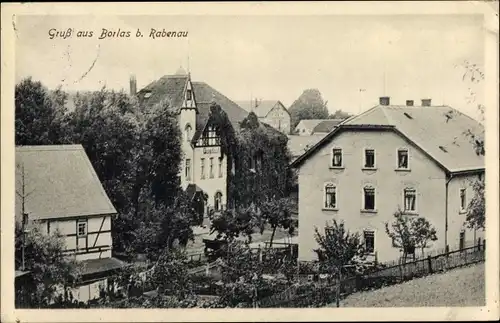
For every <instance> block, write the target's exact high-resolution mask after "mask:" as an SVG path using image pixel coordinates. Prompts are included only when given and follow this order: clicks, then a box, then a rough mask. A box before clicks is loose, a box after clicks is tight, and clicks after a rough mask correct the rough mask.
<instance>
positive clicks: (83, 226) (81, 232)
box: [78, 222, 87, 237]
mask: <svg viewBox="0 0 500 323" xmlns="http://www.w3.org/2000/svg"><path fill="white" fill-rule="evenodd" d="M86 235H87V222H78V236H79V237H84V236H86Z"/></svg>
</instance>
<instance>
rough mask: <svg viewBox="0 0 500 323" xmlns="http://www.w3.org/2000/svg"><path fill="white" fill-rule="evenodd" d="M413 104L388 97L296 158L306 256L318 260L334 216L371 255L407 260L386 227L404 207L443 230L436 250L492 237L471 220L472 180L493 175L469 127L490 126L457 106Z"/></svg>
mask: <svg viewBox="0 0 500 323" xmlns="http://www.w3.org/2000/svg"><path fill="white" fill-rule="evenodd" d="M409 103H410V104H407V105H390V100H389V98H388V97H382V98H380V104H379V105H377V106H375V107H373V108H372V109H370V110H368V111H366V112H364V113H362V114H360V115H358V116H355V117H352V118H350V119H348V120H347V121H346V122H343V123H341V124H339V125H338V126H337V127H336V128H335V129H334V130H333V131H332V132H330V133H329V134H328V135H327V136H325V137H324V138H323V139H321V140H320V141H319V142H318V143H317V144H315V145H314V146H313V147H312V148H310V149H309V150H307V152H305V153H304V154H303V155H302V156H300V157H299V158H297V159H296V160H295V161H294V162H293V163H292V165H291V167H293V168H296V169H297V170H298V183H299V184H298V185H299V260H313V259H316V258H317V255H315V253H314V251H313V250H314V249H315V248H317V243H316V241H315V239H314V228H315V227H318V228H319V229H320V230H321V228H323V227H324V225H325V222H326V221H327V220H328V219H336V220H337V221H339V220H342V221H344V222H345V225H346V227H347V228H348V229H349V230H351V231H352V232H359V233H360V234H361V237H362V238H363V241H364V243H365V248H366V250H367V255H368V258H369V259H370V258H371V259H373V258H374V257H375V256H377V257H378V260H379V261H388V260H395V259H397V258H399V256H400V255H401V250H400V248H399V247H398V246H396V245H394V244H393V242H392V241H391V239H390V238H389V237H388V236H387V234H386V232H385V222H392V221H393V214H394V212H395V211H397V210H398V208H400V209H401V210H402V211H403V212H404V214H406V215H407V216H412V217H418V216H422V217H425V218H426V219H427V220H429V221H430V222H431V224H432V225H433V226H434V227H435V228H436V230H437V236H438V240H437V241H436V242H433V243H432V244H431V248H432V249H441V250H443V249H445V247H449V248H450V249H457V248H463V247H464V246H467V244H468V243H471V242H473V241H476V239H477V238H479V237H481V236H482V235H483V234H484V233H483V231H481V230H479V231H476V230H471V229H469V228H467V227H466V225H465V224H464V222H465V219H466V214H467V208H468V206H469V202H470V201H471V199H472V198H473V195H474V191H473V187H472V185H473V183H474V181H475V180H477V179H479V178H481V177H483V176H484V172H485V163H484V157H483V156H478V155H476V153H475V150H474V147H473V145H472V143H471V141H470V138H469V137H468V136H467V134H466V131H467V130H470V131H472V132H473V133H474V134H476V135H479V136H480V135H481V134H482V133H483V131H484V128H483V127H482V125H481V124H479V123H478V122H477V121H475V120H474V119H472V118H470V117H468V116H466V115H464V114H462V113H460V112H458V111H457V110H455V109H453V108H451V107H448V106H432V105H431V102H430V100H422V105H421V106H413V103H412V102H411V101H409ZM408 252H412V253H417V254H418V253H420V250H412V251H411V250H408Z"/></svg>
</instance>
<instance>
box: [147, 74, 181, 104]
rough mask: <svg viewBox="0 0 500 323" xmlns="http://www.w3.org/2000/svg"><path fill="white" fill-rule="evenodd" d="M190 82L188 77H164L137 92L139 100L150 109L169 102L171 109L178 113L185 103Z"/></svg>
mask: <svg viewBox="0 0 500 323" xmlns="http://www.w3.org/2000/svg"><path fill="white" fill-rule="evenodd" d="M188 80H189V76H188V75H178V74H176V75H165V76H162V77H161V78H159V79H158V80H156V81H153V82H151V83H149V84H148V85H147V86H146V87H144V88H143V89H142V90H140V91H139V92H137V98H138V99H139V102H141V104H142V105H144V106H146V107H148V108H151V107H153V106H154V105H156V104H158V103H161V102H163V101H164V100H167V101H168V102H169V104H170V108H172V109H175V111H178V110H179V109H180V108H181V106H182V102H183V101H184V90H185V89H186V86H187V82H188Z"/></svg>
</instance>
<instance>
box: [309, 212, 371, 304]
mask: <svg viewBox="0 0 500 323" xmlns="http://www.w3.org/2000/svg"><path fill="white" fill-rule="evenodd" d="M315 239H316V242H317V243H318V245H319V249H318V250H317V252H318V256H319V259H320V262H321V264H322V265H323V266H324V267H326V268H327V270H328V271H329V272H331V273H334V274H336V275H337V276H338V282H337V296H336V301H337V307H339V306H340V287H341V286H340V285H341V281H342V272H347V271H348V268H349V267H351V266H356V265H358V264H359V262H360V261H362V260H363V259H364V246H363V242H362V241H361V238H360V236H359V233H357V232H356V233H350V232H349V230H346V228H345V226H344V223H343V222H340V223H337V221H336V220H333V223H332V225H328V224H327V225H326V227H325V233H324V234H322V233H320V232H319V230H318V228H315Z"/></svg>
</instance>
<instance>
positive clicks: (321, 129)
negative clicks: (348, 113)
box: [313, 119, 343, 133]
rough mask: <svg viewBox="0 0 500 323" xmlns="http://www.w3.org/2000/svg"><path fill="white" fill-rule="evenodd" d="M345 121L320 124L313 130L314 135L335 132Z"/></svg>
mask: <svg viewBox="0 0 500 323" xmlns="http://www.w3.org/2000/svg"><path fill="white" fill-rule="evenodd" d="M342 121H343V119H329V120H324V121H321V122H320V123H318V125H317V126H316V127H314V129H313V133H328V132H330V131H332V130H333V128H335V127H336V126H337V125H338V124H339V123H341V122H342Z"/></svg>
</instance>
